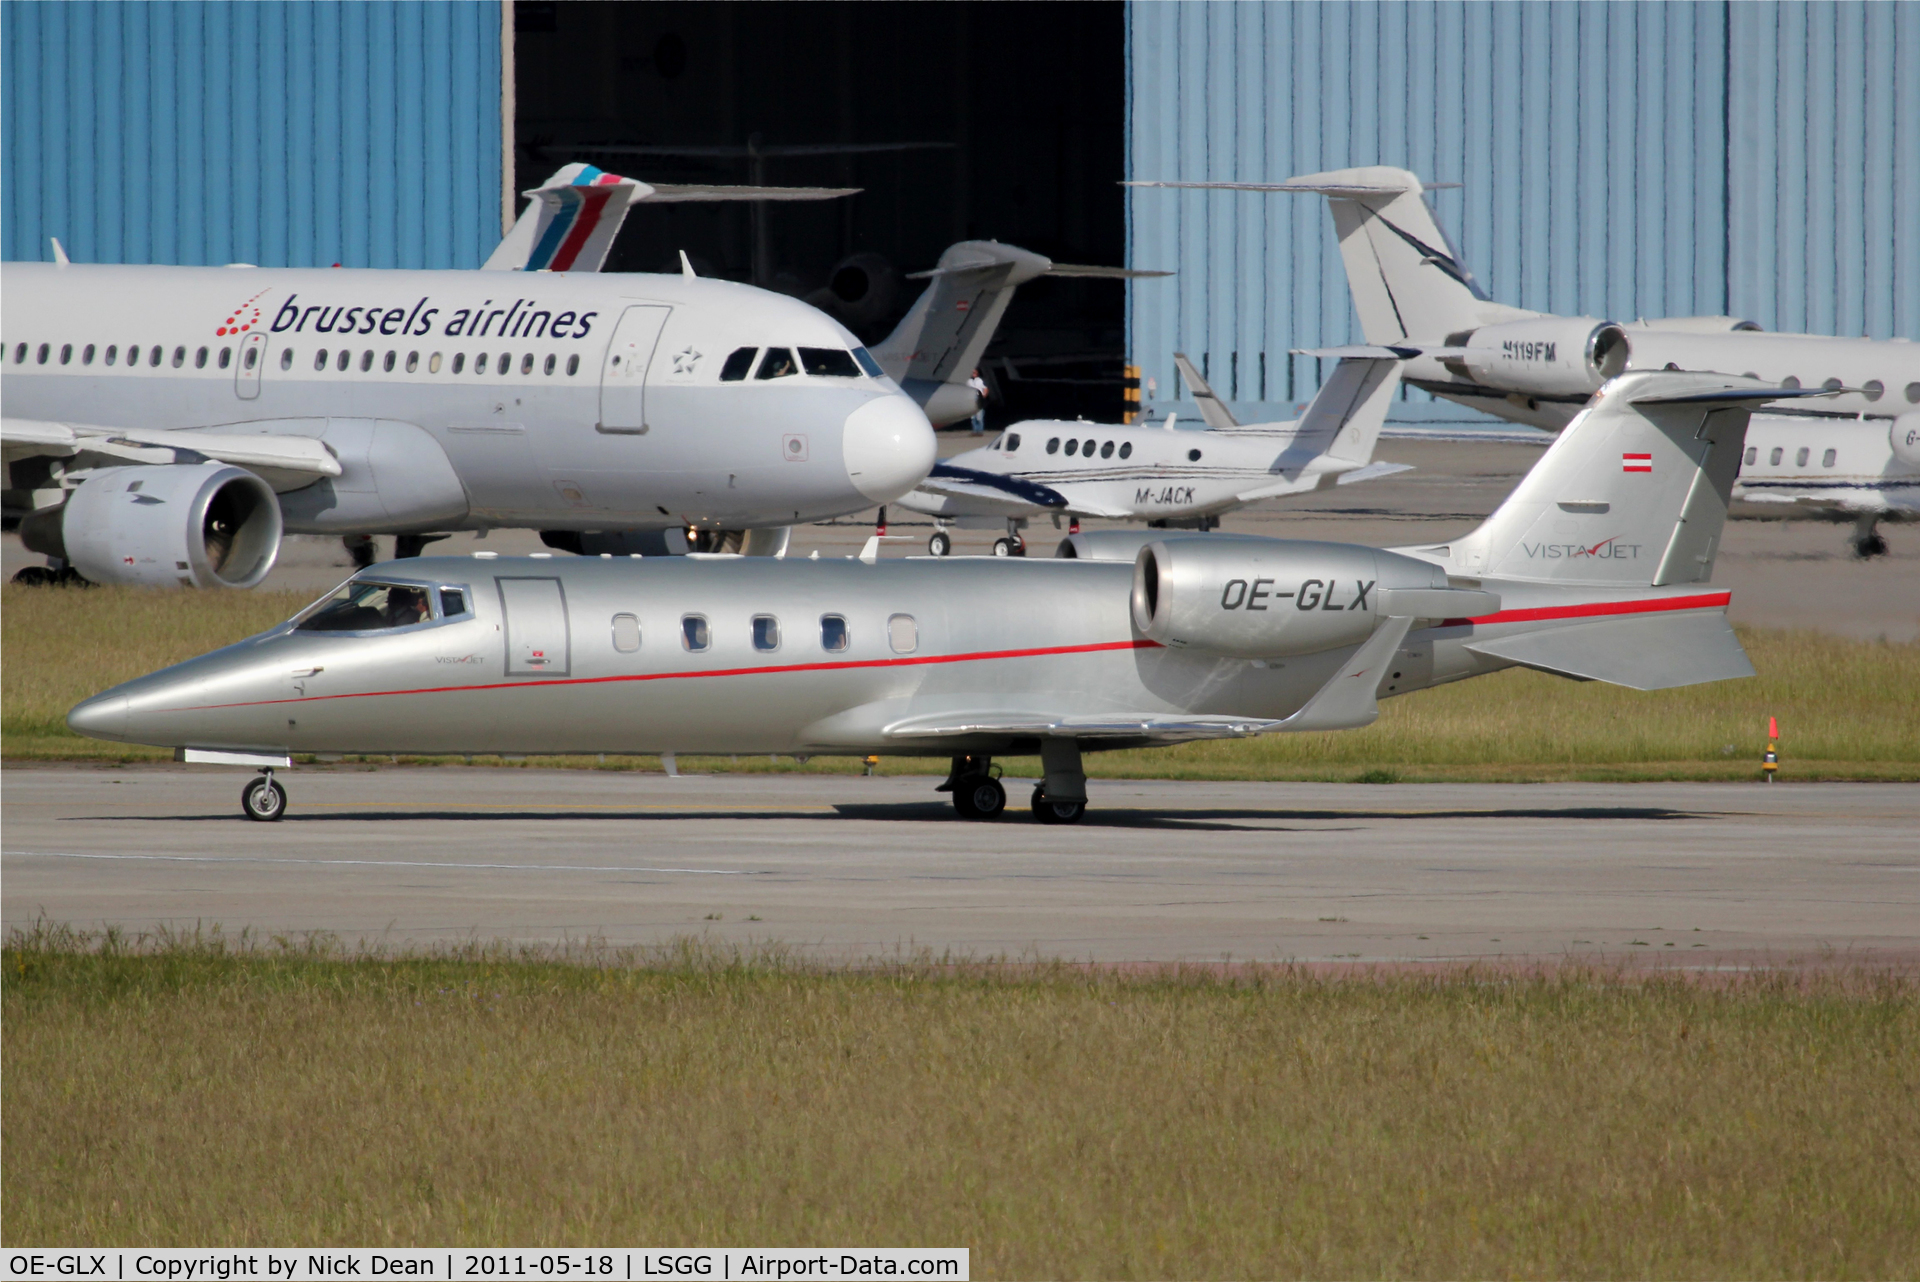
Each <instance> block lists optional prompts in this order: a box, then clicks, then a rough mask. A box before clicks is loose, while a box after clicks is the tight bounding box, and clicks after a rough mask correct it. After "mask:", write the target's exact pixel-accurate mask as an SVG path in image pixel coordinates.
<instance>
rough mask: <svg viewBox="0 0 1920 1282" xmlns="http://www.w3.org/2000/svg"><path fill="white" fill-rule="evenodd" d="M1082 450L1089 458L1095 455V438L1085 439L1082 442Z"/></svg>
mask: <svg viewBox="0 0 1920 1282" xmlns="http://www.w3.org/2000/svg"><path fill="white" fill-rule="evenodd" d="M1080 452H1081V453H1082V454H1084V455H1086V456H1087V457H1088V458H1092V457H1093V440H1092V438H1091V437H1089V438H1088V439H1087V440H1084V441H1082V442H1081V443H1080Z"/></svg>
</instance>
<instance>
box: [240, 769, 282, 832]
mask: <svg viewBox="0 0 1920 1282" xmlns="http://www.w3.org/2000/svg"><path fill="white" fill-rule="evenodd" d="M240 809H241V810H242V811H244V812H245V813H246V816H247V818H249V819H252V820H254V821H255V822H258V823H269V824H270V823H278V822H280V820H282V819H284V818H286V814H287V790H286V789H285V788H282V787H281V786H280V785H279V784H278V783H277V782H275V780H274V777H273V771H271V770H262V771H261V772H260V773H259V774H257V775H255V776H254V777H253V778H251V779H249V780H247V786H246V787H244V788H242V789H241V790H240Z"/></svg>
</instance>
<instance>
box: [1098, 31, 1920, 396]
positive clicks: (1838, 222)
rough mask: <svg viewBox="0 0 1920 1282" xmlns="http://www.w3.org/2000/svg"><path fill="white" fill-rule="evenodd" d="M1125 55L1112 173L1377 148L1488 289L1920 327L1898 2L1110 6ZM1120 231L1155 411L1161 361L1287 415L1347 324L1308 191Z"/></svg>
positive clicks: (1151, 210)
mask: <svg viewBox="0 0 1920 1282" xmlns="http://www.w3.org/2000/svg"><path fill="white" fill-rule="evenodd" d="M1127 63H1128V65H1127V88H1128V118H1129V128H1128V154H1127V170H1128V174H1127V176H1128V177H1129V178H1135V179H1182V180H1188V181H1196V180H1198V181H1209V180H1210V181H1242V182H1277V181H1280V180H1283V179H1285V178H1288V177H1291V176H1293V175H1296V174H1307V173H1314V172H1318V171H1324V170H1329V169H1344V168H1347V167H1350V166H1354V165H1376V164H1385V165H1396V166H1400V167H1402V168H1406V169H1411V170H1413V171H1414V172H1415V173H1417V174H1419V175H1420V176H1421V177H1422V178H1425V179H1426V180H1427V181H1429V182H1457V183H1461V184H1463V185H1462V186H1461V187H1460V188H1459V189H1457V190H1446V191H1436V192H1433V193H1431V194H1430V197H1429V198H1430V199H1431V200H1432V201H1433V204H1434V207H1435V209H1436V212H1437V213H1438V216H1439V219H1440V223H1441V226H1442V227H1444V228H1445V229H1446V230H1447V232H1448V234H1449V235H1450V236H1451V237H1452V238H1453V240H1454V242H1455V244H1456V246H1457V247H1458V249H1459V251H1460V253H1461V254H1462V256H1463V257H1464V259H1465V261H1466V264H1467V266H1468V268H1469V269H1470V270H1472V271H1473V272H1474V273H1475V275H1476V276H1477V277H1478V278H1479V281H1480V283H1481V284H1482V285H1483V286H1484V287H1485V288H1486V290H1487V292H1488V293H1489V294H1491V295H1492V296H1493V297H1494V298H1495V299H1497V300H1499V301H1501V302H1504V303H1511V304H1515V305H1517V306H1522V307H1529V308H1534V309H1537V310H1542V311H1553V312H1563V313H1570V314H1586V315H1593V316H1603V317H1607V318H1610V319H1616V320H1623V321H1625V320H1632V319H1635V318H1636V317H1641V316H1648V317H1654V316H1685V315H1710V314H1721V313H1731V314H1733V315H1737V316H1742V317H1747V318H1750V319H1752V320H1755V321H1757V322H1759V323H1760V324H1761V325H1763V326H1764V327H1766V328H1767V329H1772V330H1792V331H1807V332H1812V333H1821V334H1841V335H1867V336H1870V337H1874V338H1889V337H1908V338H1915V339H1920V4H1876V3H1856V2H1848V3H1835V4H1798V3H1795V4H1776V3H1762V2H1753V3H1738V4H1727V3H1643V4H1625V3H1567V4H1520V3H1486V2H1484V0H1473V2H1469V3H1410V4H1373V3H1354V4H1276V3H1246V4H1207V3H1156V2H1153V0H1134V2H1133V3H1131V4H1129V5H1128V16H1127ZM1127 239H1128V262H1129V263H1130V264H1131V265H1133V266H1136V267H1165V268H1175V269H1177V270H1178V271H1179V275H1178V276H1177V277H1175V278H1174V279H1172V280H1161V281H1153V280H1147V281H1138V282H1135V283H1134V284H1133V285H1132V286H1130V289H1129V303H1128V343H1129V351H1130V352H1131V353H1132V354H1133V357H1134V359H1135V360H1137V361H1138V362H1139V363H1140V364H1141V365H1142V367H1143V374H1144V376H1145V377H1148V378H1152V379H1154V380H1155V382H1156V383H1157V384H1158V390H1159V395H1160V399H1161V401H1162V403H1170V402H1171V400H1172V397H1173V388H1174V386H1175V383H1174V369H1173V360H1172V355H1171V354H1172V353H1173V352H1174V351H1175V350H1182V351H1185V352H1187V353H1188V355H1189V356H1191V357H1192V358H1193V359H1195V360H1196V361H1199V360H1200V359H1202V356H1203V354H1204V356H1205V358H1206V360H1207V363H1208V368H1209V377H1210V381H1211V382H1212V383H1213V385H1214V388H1215V390H1216V391H1217V392H1219V393H1220V394H1222V395H1223V396H1229V397H1230V398H1232V399H1235V400H1239V401H1243V402H1252V401H1266V402H1268V408H1267V411H1265V412H1266V413H1267V414H1270V415H1272V416H1281V415H1283V414H1285V413H1288V412H1290V410H1291V405H1292V404H1293V403H1296V402H1298V401H1301V400H1305V399H1306V398H1307V397H1309V396H1311V395H1312V393H1313V390H1314V387H1315V385H1316V378H1315V375H1314V368H1313V366H1314V362H1313V361H1311V360H1309V359H1305V358H1297V359H1295V360H1294V361H1293V367H1292V369H1291V370H1290V369H1289V359H1288V356H1287V351H1288V349H1289V348H1303V347H1317V346H1325V345H1330V344H1336V343H1342V342H1350V341H1357V340H1358V339H1359V337H1360V335H1359V328H1358V324H1357V322H1356V321H1355V320H1354V317H1353V308H1352V305H1351V304H1350V302H1349V301H1348V297H1347V285H1346V277H1345V274H1344V272H1343V271H1342V269H1341V266H1340V256H1339V251H1338V249H1337V247H1336V246H1335V244H1334V240H1333V232H1332V224H1331V221H1330V220H1329V218H1328V216H1327V211H1326V208H1325V201H1324V200H1323V199H1322V198H1321V197H1318V196H1305V195H1288V194H1270V195H1263V194H1258V193H1246V192H1220V191H1165V190H1151V189H1129V192H1128V198H1127ZM1263 362H1264V382H1263V381H1262V379H1263V374H1262V365H1263ZM1408 398H1409V399H1408V402H1407V403H1406V404H1404V405H1403V406H1402V407H1401V409H1400V412H1399V413H1397V414H1396V417H1400V418H1403V419H1418V418H1444V419H1452V418H1476V417H1478V416H1476V415H1474V414H1473V413H1472V412H1471V411H1468V410H1465V409H1460V408H1458V407H1455V406H1451V405H1447V404H1445V403H1433V402H1428V401H1427V398H1426V397H1425V396H1424V394H1422V393H1418V392H1413V393H1409V394H1408ZM1147 399H1148V400H1149V401H1151V400H1152V399H1153V397H1152V396H1151V395H1150V394H1149V395H1147ZM1249 412H1253V410H1252V407H1251V406H1249Z"/></svg>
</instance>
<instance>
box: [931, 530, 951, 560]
mask: <svg viewBox="0 0 1920 1282" xmlns="http://www.w3.org/2000/svg"><path fill="white" fill-rule="evenodd" d="M927 551H928V552H930V553H932V554H933V555H934V556H946V555H947V554H948V553H949V552H952V551H953V539H952V538H950V537H949V536H948V535H947V532H946V531H945V530H935V531H934V532H933V537H932V538H930V539H928V540H927Z"/></svg>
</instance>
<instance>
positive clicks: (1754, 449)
mask: <svg viewBox="0 0 1920 1282" xmlns="http://www.w3.org/2000/svg"><path fill="white" fill-rule="evenodd" d="M1759 453H1760V447H1759V446H1757V445H1749V446H1747V461H1746V464H1745V466H1747V467H1752V466H1753V460H1754V459H1755V457H1757V456H1758V455H1759Z"/></svg>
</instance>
